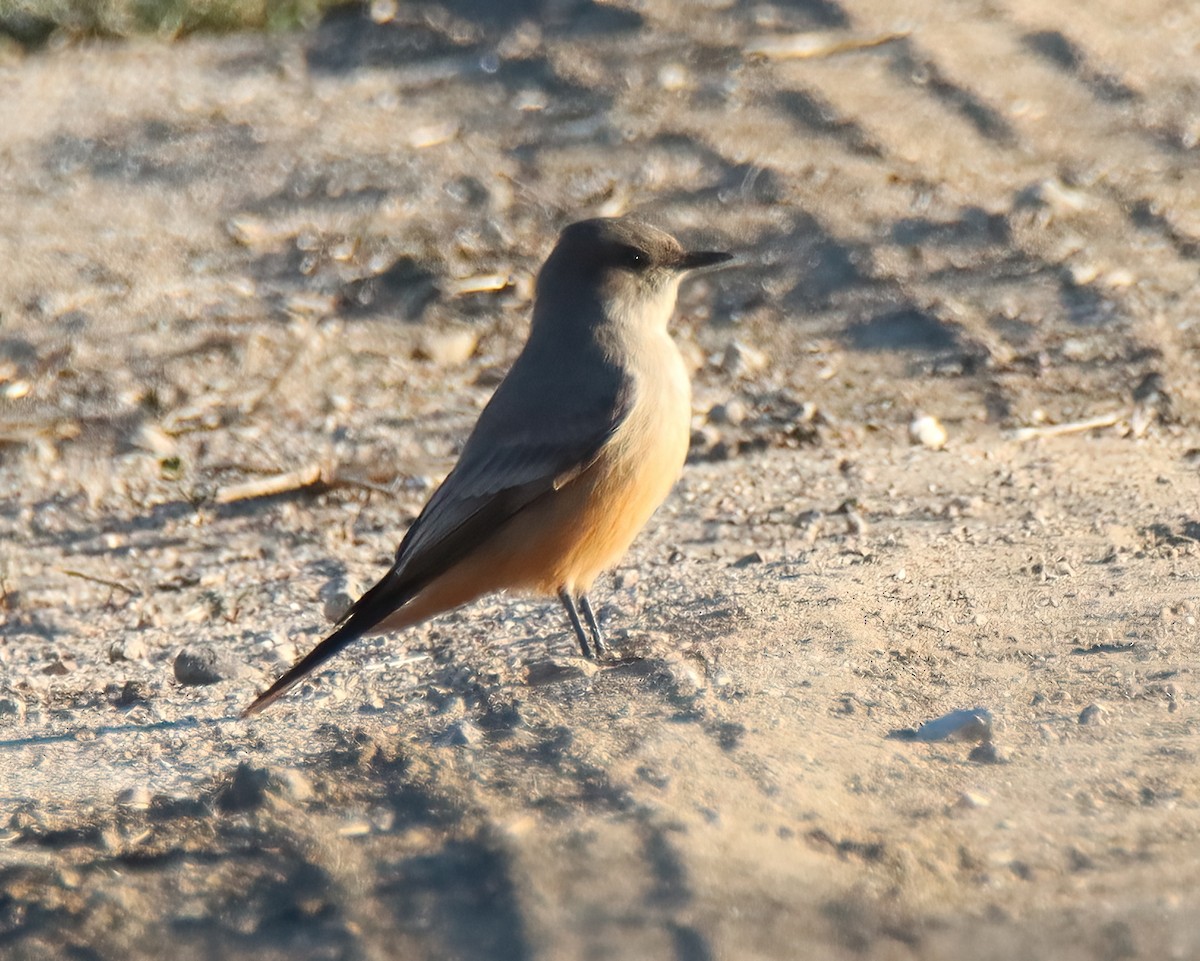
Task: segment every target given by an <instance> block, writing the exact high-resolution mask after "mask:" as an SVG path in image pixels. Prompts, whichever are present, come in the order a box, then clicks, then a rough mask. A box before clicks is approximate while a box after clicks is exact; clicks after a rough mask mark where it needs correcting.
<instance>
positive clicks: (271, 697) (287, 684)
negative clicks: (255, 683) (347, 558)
mask: <svg viewBox="0 0 1200 961" xmlns="http://www.w3.org/2000/svg"><path fill="white" fill-rule="evenodd" d="M414 593H415V592H413V591H412V590H411V589H406V588H405V587H404V586H403V585H401V584H399V583H398V582H397V579H396V578H395V576H394V575H393V574H392V573H389V574H388V575H387V576H386V577H384V578H383V580H381V581H380V582H379V583H378V584H376V585H375V586H374V587H372V588H371V589H370V590H369V591H367V593H365V594H364V595H363V596H362V597H360V598H359V599H358V602H357V603H356V604H355V605H354V606H353V607H352V608H350V612H349V613H348V614H347V615H346V617H345V619H344V620H343V621H342V623H341V625H340V626H339V627H338V629H337V630H335V631H334V632H333V633H332V634H330V635H329V636H328V637H327V638H325V640H323V641H322V642H321V643H320V644H318V645H317V646H316V647H314V648H313V649H312V650H311V651H309V652H308V653H307V654H305V655H304V657H303V658H301V660H300V661H299V663H297V664H295V665H293V666H292V667H291V668H290V669H289V670H288V671H287V672H285V673H284V675H283V676H282V677H281V678H279V680H277V681H276V682H275V683H274V684H272V685H271V686H270V687H269V688H267V689H266V690H265V691H263V692H262V693H261V694H260V695H258V697H256V698H255V699H254V701H253V703H252V704H251V705H250V706H249V707H248V708H246V709H245V710H244V711H242V717H250V716H251V715H254V714H258V713H259V712H260V711H262V710H263V709H265V708H267V707H270V706H271V705H272V704H274V703H275V702H276V701H277V700H279V698H281V697H283V695H285V694H286V693H287V692H288V691H290V690H291V689H292V688H293V687H295V686H296V685H297V684H299V683H300V682H301V681H302V680H304V678H305V677H306V676H308V675H309V674H311V673H312V672H313V671H315V670H316V669H317V668H318V667H320V666H321V665H322V664H324V663H325V662H326V661H328V660H329V659H330V658H331V657H333V656H334V655H335V654H337V653H338V651H340V650H341V649H342V648H343V647H346V646H347V645H348V644H352V643H353V642H354V641H357V640H358V639H359V638H360V637H362V636H363V635H364V634H366V633H367V632H368V631H369V630H371V628H373V627H374V626H375V625H376V624H378V623H379V622H380V621H382V620H383V619H384V618H385V617H387V616H388V615H389V614H391V613H392V612H393V611H395V610H396V609H397V608H399V607H402V606H403V605H404V604H405V603H407V602H408V601H410V600H411V599H412V597H413V594H414Z"/></svg>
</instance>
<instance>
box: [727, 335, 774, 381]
mask: <svg viewBox="0 0 1200 961" xmlns="http://www.w3.org/2000/svg"><path fill="white" fill-rule="evenodd" d="M766 366H767V355H766V354H764V353H763V352H762V351H761V350H755V349H754V348H753V347H749V346H747V345H746V344H743V343H742V342H741V341H737V340H734V341H730V343H729V346H728V347H726V348H725V354H724V356H723V357H722V358H721V369H722V370H723V371H725V373H727V374H729V375H730V376H731V377H744V376H745V375H747V374H753V373H757V372H758V371H760V370H762V369H763V368H764V367H766Z"/></svg>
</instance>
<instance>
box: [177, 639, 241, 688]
mask: <svg viewBox="0 0 1200 961" xmlns="http://www.w3.org/2000/svg"><path fill="white" fill-rule="evenodd" d="M249 673H251V672H250V670H249V668H247V667H246V665H244V664H242V663H240V662H239V661H236V660H234V659H233V658H232V657H229V656H227V655H224V654H221V653H219V652H218V651H217V650H216V649H215V648H212V647H208V646H205V645H190V646H188V647H185V648H184V649H183V650H181V651H180V652H179V654H178V655H176V657H175V680H177V681H178V682H179V683H180V684H193V685H199V684H216V683H218V682H219V681H224V680H228V679H229V678H234V677H245V676H246V675H247V674H249Z"/></svg>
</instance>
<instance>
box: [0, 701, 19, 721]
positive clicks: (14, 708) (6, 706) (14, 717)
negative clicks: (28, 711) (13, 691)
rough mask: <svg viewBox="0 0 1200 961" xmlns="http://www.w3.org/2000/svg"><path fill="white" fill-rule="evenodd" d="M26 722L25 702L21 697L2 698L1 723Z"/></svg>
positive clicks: (0, 703)
mask: <svg viewBox="0 0 1200 961" xmlns="http://www.w3.org/2000/svg"><path fill="white" fill-rule="evenodd" d="M23 720H25V701H24V700H23V699H22V698H19V697H13V696H11V695H10V696H8V697H0V721H16V722H17V723H20V722H21V721H23Z"/></svg>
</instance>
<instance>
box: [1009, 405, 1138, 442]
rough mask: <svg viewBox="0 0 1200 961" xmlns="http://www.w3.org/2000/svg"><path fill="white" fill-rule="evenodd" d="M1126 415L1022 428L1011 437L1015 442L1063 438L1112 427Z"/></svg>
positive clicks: (1114, 414)
mask: <svg viewBox="0 0 1200 961" xmlns="http://www.w3.org/2000/svg"><path fill="white" fill-rule="evenodd" d="M1124 416H1125V415H1124V414H1123V413H1121V412H1120V411H1114V412H1113V413H1111V414H1101V415H1100V416H1098V417H1092V418H1089V419H1088V420H1073V421H1069V422H1067V423H1065V424H1047V425H1046V426H1045V427H1022V428H1021V429H1020V430H1014V431H1013V432H1012V434H1011V435H1010V437H1011V438H1012V439H1013V440H1015V441H1026V440H1034V439H1035V438H1038V437H1061V436H1063V435H1064V434H1081V433H1083V432H1084V431H1088V430H1097V429H1099V428H1101V427H1112V426H1113V425H1114V424H1116V423H1118V422H1119V421H1120V420H1121V418H1122V417H1124Z"/></svg>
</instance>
